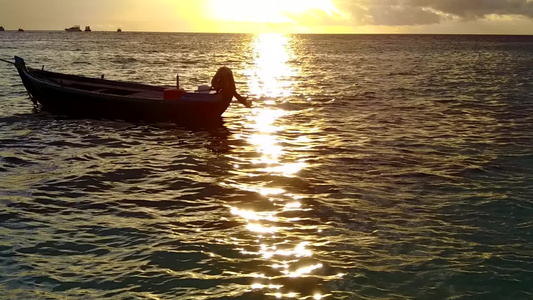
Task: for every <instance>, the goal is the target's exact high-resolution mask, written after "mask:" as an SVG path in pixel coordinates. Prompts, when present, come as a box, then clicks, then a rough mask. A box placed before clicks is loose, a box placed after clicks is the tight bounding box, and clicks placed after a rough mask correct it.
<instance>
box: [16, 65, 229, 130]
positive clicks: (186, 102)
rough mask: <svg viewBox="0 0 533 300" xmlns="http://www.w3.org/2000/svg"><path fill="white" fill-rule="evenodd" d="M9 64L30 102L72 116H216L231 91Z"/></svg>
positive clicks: (180, 119)
mask: <svg viewBox="0 0 533 300" xmlns="http://www.w3.org/2000/svg"><path fill="white" fill-rule="evenodd" d="M14 65H15V67H16V68H17V70H18V73H19V75H20V78H21V79H22V83H23V84H24V87H25V88H26V90H27V91H28V93H29V95H30V96H31V99H32V101H33V102H34V103H35V104H36V105H38V104H40V105H41V106H42V108H43V109H45V110H50V111H54V112H58V113H62V114H66V115H73V116H88V117H98V118H110V119H123V120H129V121H148V122H161V121H170V122H177V123H180V122H201V123H202V122H211V121H217V120H220V116H221V115H222V113H224V111H225V110H226V109H227V108H228V106H229V105H230V103H231V100H232V98H233V93H234V91H231V89H227V90H226V92H224V91H221V92H215V91H213V90H211V91H207V92H203V93H202V92H185V91H184V90H181V89H180V90H178V89H177V88H169V87H162V86H152V85H146V84H140V83H132V82H120V81H112V80H106V79H103V75H102V78H101V79H97V78H88V77H82V76H76V75H68V74H61V73H55V72H49V71H44V70H39V69H32V68H27V67H26V65H25V62H24V60H23V59H22V58H20V57H17V56H15V63H14ZM228 80H233V78H230V79H228ZM230 86H231V85H230ZM233 86H234V83H233Z"/></svg>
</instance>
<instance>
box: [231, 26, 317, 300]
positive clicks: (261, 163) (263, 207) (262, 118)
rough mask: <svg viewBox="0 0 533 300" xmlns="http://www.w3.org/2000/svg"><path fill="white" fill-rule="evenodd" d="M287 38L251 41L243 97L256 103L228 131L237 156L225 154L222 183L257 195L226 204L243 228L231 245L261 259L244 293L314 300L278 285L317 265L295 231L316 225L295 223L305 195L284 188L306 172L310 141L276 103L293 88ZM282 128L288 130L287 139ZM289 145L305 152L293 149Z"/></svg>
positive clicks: (302, 211) (290, 114) (263, 37)
mask: <svg viewBox="0 0 533 300" xmlns="http://www.w3.org/2000/svg"><path fill="white" fill-rule="evenodd" d="M289 39H290V38H289V37H288V36H285V35H279V34H262V35H258V36H257V37H255V39H254V40H253V42H252V47H253V49H254V50H253V52H254V59H255V61H254V64H252V65H251V67H250V69H248V70H246V71H245V73H246V74H247V77H248V78H249V82H248V85H249V87H250V93H251V94H255V95H257V98H258V99H259V102H258V103H256V105H255V107H254V109H253V110H252V113H251V114H249V115H248V116H246V117H245V118H246V119H245V121H244V123H243V128H244V130H243V131H241V132H240V133H238V134H235V138H236V139H238V140H239V141H242V142H244V143H242V150H241V152H235V153H233V154H228V157H230V158H231V159H232V160H233V162H234V163H233V165H234V171H233V172H234V174H235V175H236V176H237V177H236V178H234V179H228V180H227V181H226V182H224V183H223V184H222V185H223V186H228V187H231V188H236V189H239V190H242V191H247V192H254V193H257V194H258V195H260V196H262V197H261V198H259V199H261V200H256V202H254V203H246V202H244V203H243V204H240V205H239V204H236V205H233V204H231V205H228V206H229V210H230V213H231V216H232V218H233V219H234V220H236V221H237V222H239V223H244V225H243V229H244V230H245V232H246V234H243V237H244V239H247V240H248V242H247V243H246V242H243V243H238V245H239V247H240V248H238V250H239V251H240V253H241V254H243V255H245V256H250V257H255V258H257V259H261V260H263V261H266V262H267V263H266V264H261V265H262V267H261V268H259V269H257V270H255V273H254V274H255V275H254V276H251V277H253V278H254V279H253V280H252V282H250V290H265V294H266V295H270V296H274V297H276V298H300V297H301V296H302V297H303V298H302V299H306V298H307V299H311V298H313V299H321V298H322V297H323V296H322V294H316V293H315V291H316V290H313V291H310V294H308V295H302V294H301V293H297V291H295V290H292V291H291V290H290V289H289V288H285V287H284V285H283V282H284V281H283V280H281V279H283V278H286V279H287V280H289V279H290V280H294V279H295V278H304V277H307V276H312V274H313V273H314V272H316V271H317V270H319V269H321V268H322V267H323V265H322V264H321V263H320V262H319V261H317V260H316V259H314V258H313V248H314V246H315V244H313V243H311V242H310V241H309V240H312V238H310V237H309V236H306V235H303V234H302V230H313V232H316V230H317V229H316V226H305V224H299V223H300V222H301V221H302V220H305V219H306V216H305V212H307V211H308V210H309V208H307V207H306V206H305V203H304V202H303V198H304V196H302V195H300V194H298V193H297V192H296V193H295V192H293V191H289V190H291V189H293V187H292V186H291V184H290V180H292V179H293V178H294V177H298V174H299V173H300V172H301V171H302V170H304V169H305V168H307V167H309V165H308V162H307V159H308V156H306V157H302V155H305V153H306V151H305V149H307V148H306V147H307V144H309V141H310V140H309V138H308V137H307V136H306V132H309V130H310V129H309V128H307V127H306V128H305V129H304V128H298V127H297V125H295V123H294V122H291V117H293V116H294V115H295V114H297V113H298V112H294V111H288V110H286V109H283V107H282V105H280V104H282V103H283V101H280V99H281V98H283V97H288V96H291V95H292V93H293V87H292V86H291V85H292V84H294V83H293V81H291V80H287V78H289V77H291V76H295V75H298V74H297V72H298V71H297V70H296V69H294V68H293V67H291V66H290V61H291V60H292V59H293V54H292V51H291V48H290V44H291V43H290V40H289ZM306 126H307V125H306ZM306 130H307V131H306ZM289 131H290V132H293V133H294V134H293V135H291V139H290V140H288V139H287V132H289ZM292 145H294V146H296V145H297V147H299V149H300V148H301V149H304V151H303V152H301V151H296V150H295V149H294V148H293V146H292ZM301 149H300V150H301ZM237 153H244V154H243V155H239V154H237ZM265 266H270V269H265ZM265 274H269V275H265ZM280 283H281V284H280Z"/></svg>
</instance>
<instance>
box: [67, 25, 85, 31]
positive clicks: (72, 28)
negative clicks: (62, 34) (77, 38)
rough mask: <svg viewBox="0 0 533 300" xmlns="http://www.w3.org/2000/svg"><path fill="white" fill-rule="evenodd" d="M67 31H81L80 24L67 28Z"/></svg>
mask: <svg viewBox="0 0 533 300" xmlns="http://www.w3.org/2000/svg"><path fill="white" fill-rule="evenodd" d="M65 31H68V32H81V29H80V25H74V26H72V27H70V28H65Z"/></svg>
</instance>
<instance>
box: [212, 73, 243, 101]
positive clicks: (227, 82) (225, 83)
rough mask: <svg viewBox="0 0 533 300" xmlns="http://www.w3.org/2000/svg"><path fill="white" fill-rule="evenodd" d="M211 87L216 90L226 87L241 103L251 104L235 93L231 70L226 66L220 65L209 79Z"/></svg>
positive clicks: (235, 88)
mask: <svg viewBox="0 0 533 300" xmlns="http://www.w3.org/2000/svg"><path fill="white" fill-rule="evenodd" d="M211 88H212V89H214V90H215V91H217V92H220V91H221V90H224V89H228V90H230V91H233V96H234V97H235V98H237V100H238V101H239V102H240V103H242V104H243V105H244V106H246V107H248V108H251V107H252V104H251V102H250V101H248V100H247V99H246V97H243V96H241V95H239V93H237V87H236V86H235V79H233V72H232V71H231V69H230V68H228V67H221V68H219V69H218V71H217V72H216V74H215V76H213V79H212V80H211Z"/></svg>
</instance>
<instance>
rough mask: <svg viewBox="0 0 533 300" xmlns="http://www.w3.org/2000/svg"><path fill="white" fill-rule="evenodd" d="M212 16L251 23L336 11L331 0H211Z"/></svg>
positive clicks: (294, 21)
mask: <svg viewBox="0 0 533 300" xmlns="http://www.w3.org/2000/svg"><path fill="white" fill-rule="evenodd" d="M210 7H211V9H212V14H213V17H215V18H216V19H219V20H225V21H234V22H253V23H292V24H294V23H297V21H296V17H302V16H303V15H305V14H307V13H310V14H312V13H313V12H316V11H322V12H323V13H326V14H328V15H330V16H331V15H332V14H334V13H338V12H339V11H338V9H337V8H336V7H335V5H334V4H333V3H332V2H331V0H290V1H286V0H270V1H256V0H211V5H210Z"/></svg>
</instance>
